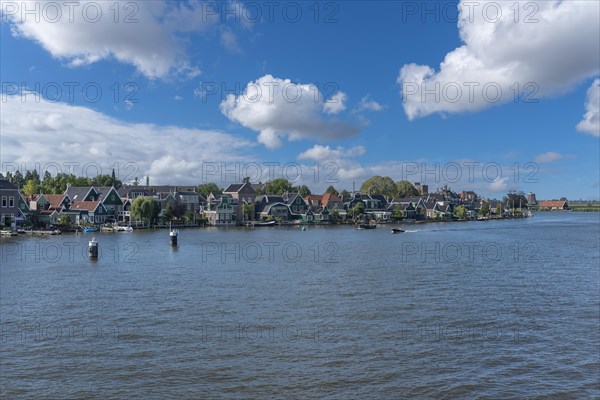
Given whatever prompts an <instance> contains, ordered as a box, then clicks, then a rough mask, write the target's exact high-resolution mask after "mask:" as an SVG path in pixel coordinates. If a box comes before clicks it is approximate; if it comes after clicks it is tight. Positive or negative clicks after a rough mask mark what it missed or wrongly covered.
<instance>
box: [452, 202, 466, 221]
mask: <svg viewBox="0 0 600 400" xmlns="http://www.w3.org/2000/svg"><path fill="white" fill-rule="evenodd" d="M454 215H456V216H457V217H458V218H460V219H465V218H467V208H466V207H465V206H463V205H460V206H456V207H455V208H454Z"/></svg>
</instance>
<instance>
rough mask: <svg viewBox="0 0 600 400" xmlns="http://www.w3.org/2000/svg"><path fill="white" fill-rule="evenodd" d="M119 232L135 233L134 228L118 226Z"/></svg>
mask: <svg viewBox="0 0 600 400" xmlns="http://www.w3.org/2000/svg"><path fill="white" fill-rule="evenodd" d="M116 229H117V232H133V228H132V227H130V226H117V228H116Z"/></svg>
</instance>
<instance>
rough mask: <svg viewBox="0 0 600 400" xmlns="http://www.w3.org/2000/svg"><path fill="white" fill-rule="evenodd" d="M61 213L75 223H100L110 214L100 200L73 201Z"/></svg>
mask: <svg viewBox="0 0 600 400" xmlns="http://www.w3.org/2000/svg"><path fill="white" fill-rule="evenodd" d="M63 213H64V214H67V215H68V216H69V218H70V220H71V222H74V223H76V224H84V223H92V224H102V223H104V222H105V221H106V218H107V217H109V216H110V215H112V214H110V213H109V212H108V210H107V209H106V207H105V206H104V204H102V202H101V201H100V200H85V201H73V202H72V203H71V207H70V208H69V209H68V210H65V211H63Z"/></svg>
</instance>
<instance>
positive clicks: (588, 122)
mask: <svg viewBox="0 0 600 400" xmlns="http://www.w3.org/2000/svg"><path fill="white" fill-rule="evenodd" d="M577 130H578V131H580V132H585V133H590V134H592V135H594V136H600V79H596V80H595V81H594V83H592V86H590V88H589V89H588V91H587V98H586V101H585V115H584V116H583V120H581V122H580V123H579V124H577Z"/></svg>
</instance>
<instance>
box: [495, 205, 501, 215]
mask: <svg viewBox="0 0 600 400" xmlns="http://www.w3.org/2000/svg"><path fill="white" fill-rule="evenodd" d="M496 215H502V205H501V204H496Z"/></svg>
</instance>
